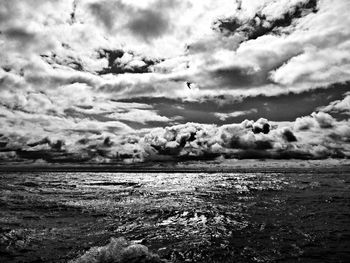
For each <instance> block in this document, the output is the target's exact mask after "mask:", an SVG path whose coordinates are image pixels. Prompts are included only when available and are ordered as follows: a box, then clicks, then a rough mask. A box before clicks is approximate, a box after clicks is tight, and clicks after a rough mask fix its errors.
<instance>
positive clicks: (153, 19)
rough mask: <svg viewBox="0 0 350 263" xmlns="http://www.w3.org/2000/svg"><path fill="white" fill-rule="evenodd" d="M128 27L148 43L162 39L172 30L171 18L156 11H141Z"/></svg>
mask: <svg viewBox="0 0 350 263" xmlns="http://www.w3.org/2000/svg"><path fill="white" fill-rule="evenodd" d="M126 27H127V28H128V29H129V30H130V31H131V32H132V33H133V34H134V35H135V36H137V37H140V38H142V39H144V40H146V41H150V40H152V39H154V38H157V37H160V36H162V35H163V34H165V33H167V32H168V31H169V30H170V29H171V24H170V22H169V18H168V17H166V16H165V15H164V14H162V13H161V12H158V11H155V10H147V9H146V10H140V11H139V12H138V13H137V14H136V16H135V17H134V18H133V19H132V20H131V21H130V22H129V23H128V24H127V25H126Z"/></svg>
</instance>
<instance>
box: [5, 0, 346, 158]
mask: <svg viewBox="0 0 350 263" xmlns="http://www.w3.org/2000/svg"><path fill="white" fill-rule="evenodd" d="M347 10H350V1H348V0H337V1H333V0H242V1H240V0H236V1H235V0H201V1H198V0H143V1H136V0H50V1H49V0H2V1H1V2H0V163H9V162H35V163H44V162H50V163H51V162H55V163H58V162H59V163H73V162H75V163H84V162H88V163H111V162H112V163H115V162H120V163H135V162H153V161H167V160H171V161H173V160H175V161H183V160H212V159H217V160H220V159H225V158H226V159H227V158H240V159H244V158H265V159H269V158H271V159H290V158H296V159H324V158H348V157H349V156H350V125H349V124H350V123H349V116H350V16H349V15H348V12H347Z"/></svg>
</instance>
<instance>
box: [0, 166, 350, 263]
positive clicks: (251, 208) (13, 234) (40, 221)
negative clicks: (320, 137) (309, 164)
mask: <svg viewBox="0 0 350 263" xmlns="http://www.w3.org/2000/svg"><path fill="white" fill-rule="evenodd" d="M349 175H350V174H349V172H339V171H338V172H322V171H319V172H317V171H311V170H310V171H309V172H308V171H303V172H293V171H290V172H289V173H257V172H252V173H217V174H206V173H188V174H186V173H144V174H142V173H30V174H28V173H12V174H4V173H3V174H0V179H1V181H0V189H1V193H0V258H1V260H0V261H1V262H67V261H69V260H71V259H74V258H77V257H78V256H80V255H82V254H83V253H84V252H85V251H86V250H88V249H89V248H90V247H93V246H104V245H106V244H107V243H108V242H109V239H110V238H111V237H125V238H126V239H128V240H137V242H139V243H142V244H144V245H145V246H147V247H148V248H149V249H150V250H151V251H152V252H155V253H158V254H159V255H160V256H161V257H162V258H164V259H168V260H171V261H172V262H350V177H349Z"/></svg>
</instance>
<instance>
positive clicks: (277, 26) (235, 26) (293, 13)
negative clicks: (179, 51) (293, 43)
mask: <svg viewBox="0 0 350 263" xmlns="http://www.w3.org/2000/svg"><path fill="white" fill-rule="evenodd" d="M317 4H318V1H317V0H309V1H306V2H300V3H298V4H296V5H295V6H293V7H291V9H289V10H287V11H286V12H285V13H283V14H281V15H280V17H279V18H277V19H274V20H272V19H269V18H268V17H267V16H266V15H265V14H264V13H262V11H259V12H257V13H256V15H255V16H254V17H253V18H250V19H247V20H243V21H242V20H240V19H239V18H238V17H232V18H225V19H219V20H217V21H216V22H215V23H214V25H213V29H214V30H217V31H219V32H221V33H223V34H224V35H231V34H235V33H238V34H242V35H243V36H245V38H246V39H256V38H258V37H260V36H263V35H266V34H270V33H274V34H280V33H281V30H283V28H285V27H288V26H291V25H292V24H293V22H294V21H295V20H296V19H299V18H301V17H303V16H306V15H308V14H310V13H316V12H317V11H318V8H317Z"/></svg>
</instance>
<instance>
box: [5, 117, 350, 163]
mask: <svg viewBox="0 0 350 263" xmlns="http://www.w3.org/2000/svg"><path fill="white" fill-rule="evenodd" d="M111 124H112V123H110V122H106V124H105V128H104V129H103V130H104V131H103V132H99V131H98V130H94V126H93V125H94V123H89V122H87V123H86V124H84V126H81V129H78V127H79V126H76V129H74V130H70V131H67V130H64V131H62V132H61V133H56V136H55V138H50V137H49V135H47V136H46V137H43V138H41V139H40V138H37V139H34V138H31V137H30V135H29V134H26V133H22V134H21V133H18V132H17V133H16V132H11V133H8V134H3V135H2V136H1V138H0V141H1V152H4V153H5V152H6V153H8V152H14V153H15V155H2V156H3V157H2V158H10V159H9V160H12V161H16V160H25V159H29V160H37V159H43V160H45V161H48V162H85V161H88V162H90V163H91V162H106V163H119V162H120V163H130V162H149V161H163V160H172V161H180V160H192V159H215V158H218V157H224V158H240V159H247V158H248V159H251V158H272V159H275V158H277V159H281V158H282V159H290V158H295V159H323V158H329V157H333V158H339V157H341V158H343V157H349V155H350V146H349V144H348V141H349V136H350V129H349V123H348V121H337V120H335V119H334V118H333V117H331V116H330V115H328V114H326V113H324V112H318V113H313V114H312V115H310V116H306V117H303V118H298V119H297V120H296V121H295V122H286V123H278V122H269V121H268V120H267V119H264V118H260V119H259V120H257V121H255V122H254V121H249V120H245V121H243V122H241V123H236V124H228V125H223V126H217V125H209V124H199V123H187V124H180V125H174V126H168V127H165V128H153V129H148V130H143V131H132V130H129V132H127V130H125V128H124V132H123V133H122V134H121V133H120V132H121V130H120V128H118V129H119V130H116V129H114V128H113V127H112V126H110V125H111ZM79 125H82V124H79ZM114 125H115V124H114ZM119 125H120V124H119ZM99 128H100V125H99ZM88 129H90V131H89V130H88ZM68 134H69V136H68ZM60 136H64V138H66V140H63V139H60ZM13 138H15V139H13ZM68 138H69V139H68Z"/></svg>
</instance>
